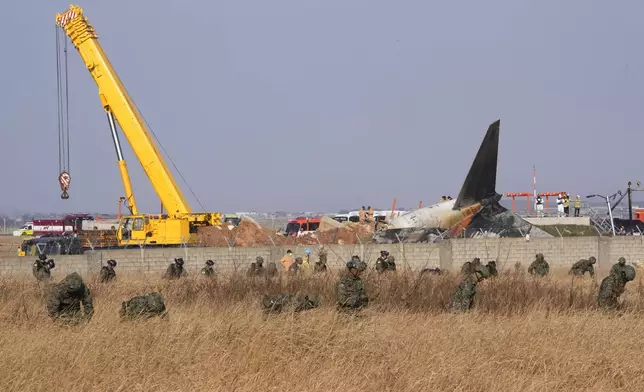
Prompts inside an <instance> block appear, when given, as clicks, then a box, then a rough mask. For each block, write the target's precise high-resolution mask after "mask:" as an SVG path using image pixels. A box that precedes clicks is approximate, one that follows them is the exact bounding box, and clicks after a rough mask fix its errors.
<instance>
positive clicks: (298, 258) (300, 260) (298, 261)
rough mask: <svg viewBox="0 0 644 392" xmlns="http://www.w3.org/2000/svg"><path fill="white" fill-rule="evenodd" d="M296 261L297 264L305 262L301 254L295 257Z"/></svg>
mask: <svg viewBox="0 0 644 392" xmlns="http://www.w3.org/2000/svg"><path fill="white" fill-rule="evenodd" d="M295 263H296V264H302V263H303V260H302V258H301V257H300V256H297V257H296V258H295Z"/></svg>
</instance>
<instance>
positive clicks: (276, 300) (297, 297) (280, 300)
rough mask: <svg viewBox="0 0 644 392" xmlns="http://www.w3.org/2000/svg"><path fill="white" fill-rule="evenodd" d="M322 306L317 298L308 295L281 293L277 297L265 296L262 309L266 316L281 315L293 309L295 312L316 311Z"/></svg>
mask: <svg viewBox="0 0 644 392" xmlns="http://www.w3.org/2000/svg"><path fill="white" fill-rule="evenodd" d="M318 306H320V302H319V300H318V298H317V297H316V296H313V295H308V294H293V293H281V294H276V295H264V297H263V298H262V308H263V309H264V313H265V314H269V313H281V312H282V311H284V310H287V309H289V308H292V310H293V311H294V312H301V311H304V310H309V309H314V308H317V307H318Z"/></svg>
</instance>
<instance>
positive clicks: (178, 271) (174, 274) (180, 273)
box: [163, 257, 188, 279]
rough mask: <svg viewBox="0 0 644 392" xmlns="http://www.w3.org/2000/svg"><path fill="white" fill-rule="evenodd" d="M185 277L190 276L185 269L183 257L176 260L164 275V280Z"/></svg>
mask: <svg viewBox="0 0 644 392" xmlns="http://www.w3.org/2000/svg"><path fill="white" fill-rule="evenodd" d="M185 276H188V273H187V272H186V269H185V268H183V259H182V258H181V257H179V258H176V259H174V263H172V264H170V265H169V266H168V269H167V270H166V271H165V273H164V274H163V278H164V279H179V278H182V277H185Z"/></svg>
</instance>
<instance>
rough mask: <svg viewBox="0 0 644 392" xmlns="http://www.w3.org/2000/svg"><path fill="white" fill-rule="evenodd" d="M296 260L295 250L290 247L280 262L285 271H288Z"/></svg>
mask: <svg viewBox="0 0 644 392" xmlns="http://www.w3.org/2000/svg"><path fill="white" fill-rule="evenodd" d="M294 262H295V261H294V260H293V252H292V251H291V250H290V249H289V250H287V251H286V255H284V257H282V259H281V260H280V263H281V264H282V267H283V268H284V271H285V272H288V270H289V268H291V265H293V263H294Z"/></svg>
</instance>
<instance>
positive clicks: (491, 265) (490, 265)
mask: <svg viewBox="0 0 644 392" xmlns="http://www.w3.org/2000/svg"><path fill="white" fill-rule="evenodd" d="M485 266H486V267H487V269H488V270H489V271H490V277H493V276H498V275H499V270H497V269H496V261H494V260H491V261H488V263H487V264H486V265H485Z"/></svg>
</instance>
